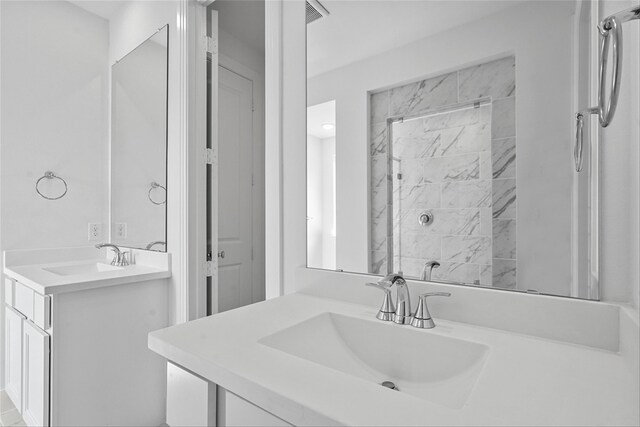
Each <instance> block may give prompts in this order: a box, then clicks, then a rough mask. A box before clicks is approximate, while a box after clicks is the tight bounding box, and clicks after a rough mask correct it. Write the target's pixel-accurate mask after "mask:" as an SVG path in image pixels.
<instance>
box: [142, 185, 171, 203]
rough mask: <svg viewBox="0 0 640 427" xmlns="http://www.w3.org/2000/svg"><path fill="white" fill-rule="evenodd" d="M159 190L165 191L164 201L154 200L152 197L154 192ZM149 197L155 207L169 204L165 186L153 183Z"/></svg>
mask: <svg viewBox="0 0 640 427" xmlns="http://www.w3.org/2000/svg"><path fill="white" fill-rule="evenodd" d="M157 188H159V189H161V190H164V193H165V194H164V200H162V201H156V200H153V197H152V196H151V193H152V192H153V190H155V189H157ZM147 197H148V198H149V201H150V202H151V203H153V204H154V205H164V204H165V203H167V189H166V188H165V187H164V186H163V185H160V184H158V183H157V182H155V181H154V182H152V183H151V188H149V192H148V193H147Z"/></svg>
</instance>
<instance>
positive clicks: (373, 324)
mask: <svg viewBox="0 0 640 427" xmlns="http://www.w3.org/2000/svg"><path fill="white" fill-rule="evenodd" d="M260 343H261V344H264V345H266V346H269V347H272V348H274V349H277V350H280V351H283V352H285V353H288V354H290V355H293V356H297V357H300V358H302V359H306V360H308V361H311V362H314V363H317V364H320V365H323V366H325V367H328V368H331V369H335V370H338V371H341V372H344V373H345V374H348V375H353V376H356V377H359V378H361V379H364V380H368V381H372V382H375V383H377V384H381V383H382V382H384V381H391V382H393V383H394V384H395V386H396V388H397V392H400V393H407V394H409V395H412V396H415V397H418V398H421V399H424V400H428V401H430V402H433V403H437V404H441V405H444V406H448V407H451V408H461V407H463V406H464V404H465V402H466V401H467V399H468V398H469V396H470V395H471V392H472V391H473V388H474V386H475V384H476V382H477V381H478V377H479V376H480V373H481V372H482V369H483V367H484V363H485V360H486V358H487V355H488V350H489V348H488V347H487V346H485V345H482V344H478V343H474V342H471V341H465V340H460V339H456V338H450V337H445V336H442V335H438V334H435V333H433V332H430V331H425V330H419V329H415V328H412V327H410V326H400V325H396V324H394V323H390V322H381V321H378V320H375V319H373V320H370V321H369V320H363V319H358V318H354V317H349V316H344V315H340V314H335V313H323V314H321V315H319V316H316V317H313V318H311V319H309V320H306V321H304V322H301V323H298V324H297V325H294V326H292V327H290V328H287V329H284V330H282V331H280V332H277V333H275V334H273V335H269V336H267V337H265V338H263V339H261V340H260ZM381 387H382V386H381ZM390 392H391V391H390ZM393 392H396V391H393Z"/></svg>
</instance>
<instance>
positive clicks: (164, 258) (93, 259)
mask: <svg viewBox="0 0 640 427" xmlns="http://www.w3.org/2000/svg"><path fill="white" fill-rule="evenodd" d="M4 256H5V265H4V274H5V275H7V276H8V277H10V278H12V279H15V280H17V281H18V282H20V283H22V284H23V285H26V286H28V287H30V288H31V289H33V290H34V291H36V292H38V293H40V294H42V295H54V294H58V293H61V292H71V291H78V290H85V289H95V288H101V287H105V286H114V285H122V284H125V283H132V282H140V281H145V280H153V279H162V278H167V277H171V268H170V256H169V254H166V253H158V252H148V251H135V257H134V258H135V260H136V263H135V264H132V265H128V266H125V267H122V268H121V269H117V270H112V271H102V272H100V273H85V274H73V275H60V274H56V273H52V272H50V271H47V270H46V269H50V268H56V267H65V266H72V265H77V264H91V263H102V264H107V265H108V264H109V262H110V258H107V257H105V252H104V251H97V250H96V249H95V248H93V247H89V248H85V247H83V248H61V249H51V250H42V249H39V250H33V251H26V250H25V251H6V252H5V254H4Z"/></svg>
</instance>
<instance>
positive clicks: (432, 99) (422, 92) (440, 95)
mask: <svg viewBox="0 0 640 427" xmlns="http://www.w3.org/2000/svg"><path fill="white" fill-rule="evenodd" d="M457 92H458V75H457V73H450V74H446V75H444V76H439V77H434V78H432V79H427V80H422V81H419V82H415V83H411V84H408V85H404V86H400V87H397V88H393V89H391V91H390V97H389V113H390V114H391V115H392V116H399V115H411V114H415V113H419V112H421V111H425V110H429V109H432V108H434V107H439V106H442V105H449V104H455V103H456V102H457V95H458V94H457Z"/></svg>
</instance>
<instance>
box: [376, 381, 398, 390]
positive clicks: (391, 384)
mask: <svg viewBox="0 0 640 427" xmlns="http://www.w3.org/2000/svg"><path fill="white" fill-rule="evenodd" d="M380 385H381V386H382V387H386V388H390V389H391V390H398V387H396V384H395V383H394V382H392V381H382V382H381V383H380Z"/></svg>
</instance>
